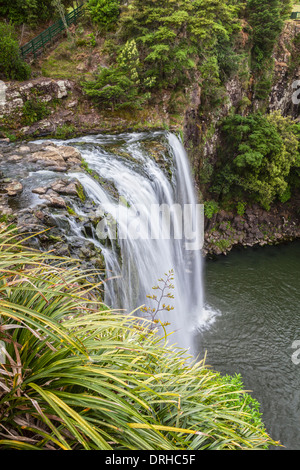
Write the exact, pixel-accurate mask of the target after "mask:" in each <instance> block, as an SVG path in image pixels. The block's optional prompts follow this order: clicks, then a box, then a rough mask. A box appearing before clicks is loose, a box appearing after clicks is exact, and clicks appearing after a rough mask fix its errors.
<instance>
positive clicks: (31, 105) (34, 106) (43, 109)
mask: <svg viewBox="0 0 300 470" xmlns="http://www.w3.org/2000/svg"><path fill="white" fill-rule="evenodd" d="M50 113H51V110H50V108H49V106H48V105H47V103H44V102H43V101H42V100H41V99H40V98H38V97H33V98H31V99H30V100H27V101H26V102H25V103H24V105H23V107H22V115H23V116H22V124H24V125H25V126H30V125H31V124H33V123H34V122H38V121H41V120H42V119H44V118H46V117H47V116H49V114H50Z"/></svg>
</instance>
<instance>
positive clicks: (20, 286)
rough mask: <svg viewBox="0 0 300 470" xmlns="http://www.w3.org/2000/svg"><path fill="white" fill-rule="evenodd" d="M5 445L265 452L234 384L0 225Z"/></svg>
mask: <svg viewBox="0 0 300 470" xmlns="http://www.w3.org/2000/svg"><path fill="white" fill-rule="evenodd" d="M0 247H1V249H0V272H1V274H0V308H1V323H0V340H1V341H2V345H4V347H3V348H2V350H1V354H2V356H4V357H5V361H3V360H2V361H0V362H1V363H0V390H1V392H0V417H1V438H0V447H1V448H2V449H10V448H11V449H22V450H32V449H35V450H42V449H46V450H47V449H48V450H50V449H51V450H56V449H58V450H61V449H63V450H72V449H74V450H139V449H141V450H176V449H177V450H184V449H188V450H200V449H203V450H204V449H208V450H221V449H232V450H233V449H265V448H268V446H270V445H276V443H275V442H274V441H273V440H272V439H271V438H270V437H269V436H268V435H267V434H266V432H265V429H264V426H263V424H262V421H261V416H260V414H259V412H258V409H257V407H258V403H257V402H256V401H255V400H254V399H253V398H252V397H250V396H249V395H248V394H247V393H245V391H243V389H242V383H241V381H240V380H239V379H238V378H231V379H230V378H228V377H225V378H223V377H221V375H220V374H219V373H216V372H213V371H211V370H210V369H208V368H206V366H205V364H204V362H203V361H201V362H198V363H195V362H192V363H189V364H188V363H187V361H186V360H185V359H186V358H185V356H184V352H183V351H181V350H176V349H173V348H171V347H170V346H168V345H167V344H166V342H165V341H166V338H159V337H158V335H157V334H156V333H155V330H151V329H150V328H149V325H150V324H151V322H149V321H146V320H141V318H135V317H134V316H133V315H121V314H118V313H117V312H112V311H111V310H110V309H108V308H107V307H106V306H105V305H103V304H102V303H101V302H100V301H99V300H98V294H99V289H100V287H101V285H99V284H90V283H89V282H87V281H85V274H84V273H81V272H80V270H78V266H77V265H76V264H75V263H71V260H63V259H59V258H57V259H56V258H55V257H54V256H51V255H50V254H49V253H40V252H35V251H33V250H30V249H28V248H25V247H24V246H22V244H21V241H20V240H19V238H18V237H17V234H16V233H15V232H13V231H12V230H8V229H7V228H6V227H3V226H2V228H1V229H0Z"/></svg>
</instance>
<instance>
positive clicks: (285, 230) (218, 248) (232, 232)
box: [203, 197, 300, 256]
mask: <svg viewBox="0 0 300 470" xmlns="http://www.w3.org/2000/svg"><path fill="white" fill-rule="evenodd" d="M299 199H300V198H299V197H298V198H295V199H294V200H293V201H291V202H287V203H285V204H280V203H278V204H275V205H274V206H273V207H272V208H271V210H270V211H266V210H264V209H262V208H261V207H260V206H258V205H253V206H251V207H248V208H247V209H246V210H245V213H244V214H243V215H238V214H234V213H231V212H226V211H220V212H219V213H218V214H216V215H215V216H214V217H213V218H212V219H211V220H209V221H206V229H205V244H204V250H203V253H204V255H205V256H216V255H221V254H224V255H226V254H228V253H229V252H230V251H231V250H232V249H233V248H234V247H236V246H243V247H253V246H255V245H259V246H264V245H274V244H278V243H283V242H290V241H293V240H295V239H297V238H299V237H300V214H299V209H298V208H299V202H300V201H299Z"/></svg>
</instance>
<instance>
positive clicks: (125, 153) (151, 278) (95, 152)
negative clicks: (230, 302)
mask: <svg viewBox="0 0 300 470" xmlns="http://www.w3.org/2000/svg"><path fill="white" fill-rule="evenodd" d="M151 141H155V142H156V143H157V141H160V142H161V143H162V144H164V152H161V158H162V159H163V162H159V163H158V162H157V161H156V159H155V158H154V157H153V155H151ZM64 143H67V144H68V145H69V144H71V145H73V146H78V148H80V151H81V154H82V157H83V158H84V160H85V162H86V163H87V165H88V167H89V169H90V170H91V173H92V172H93V174H94V175H95V174H96V175H97V177H96V178H95V177H93V176H92V175H91V174H87V173H83V172H73V173H70V174H69V176H72V177H74V178H76V179H77V180H78V181H79V182H80V183H81V185H82V187H83V188H84V191H85V194H86V195H87V198H88V199H89V200H91V201H92V202H93V204H94V205H97V206H98V207H99V213H102V214H103V215H105V217H104V218H103V219H102V220H101V222H100V223H99V225H98V228H97V230H95V233H94V236H93V242H94V243H96V244H97V245H98V246H99V247H101V249H102V254H103V256H104V259H105V264H106V274H107V277H108V278H113V279H111V280H108V281H107V282H106V287H105V288H106V292H105V302H106V303H107V305H109V306H110V307H112V308H116V309H125V310H126V311H127V312H131V311H133V310H134V309H136V308H137V307H139V306H141V305H143V304H146V305H149V302H151V300H149V299H147V295H149V294H150V295H152V294H154V293H155V294H156V295H157V296H158V297H159V294H158V292H154V291H152V287H153V286H155V285H157V284H158V280H159V279H160V278H165V274H166V273H168V272H169V271H170V270H173V272H174V281H173V284H174V290H173V291H172V292H171V293H172V295H173V296H174V299H168V301H167V302H165V303H166V304H168V305H171V306H172V307H174V309H173V310H171V311H166V310H165V311H162V312H160V313H159V319H160V320H162V321H163V322H169V323H170V325H169V326H168V328H167V332H172V333H173V332H174V333H173V334H172V335H171V337H170V340H169V342H170V344H174V343H176V344H177V346H179V347H182V348H191V345H192V339H191V335H192V332H193V330H194V329H195V328H196V327H197V326H198V324H199V322H201V315H202V309H203V292H202V267H201V265H202V261H201V251H200V249H199V248H197V249H191V248H190V247H189V246H188V243H187V239H186V234H185V231H184V230H183V227H182V225H183V224H182V222H183V221H182V215H183V208H184V207H187V208H189V210H191V209H192V210H194V209H195V208H196V199H195V194H194V188H193V181H192V178H191V174H190V169H189V164H188V159H187V156H186V153H185V151H184V148H183V145H182V144H181V142H180V140H179V139H178V138H177V137H176V136H175V135H173V134H169V133H164V132H156V133H152V134H150V135H149V134H146V133H142V134H122V135H119V136H103V135H100V136H86V137H82V138H79V139H72V140H69V141H67V142H60V144H64ZM145 143H146V144H147V145H145ZM113 145H114V146H119V147H118V149H119V151H118V152H116V151H112V146H113ZM162 163H163V164H162ZM99 179H100V181H99ZM103 183H104V184H103ZM120 202H121V203H120ZM162 205H165V206H163V207H167V208H171V210H170V211H163V212H159V217H158V216H157V212H153V208H156V209H157V208H158V207H162ZM74 209H75V211H76V213H77V214H78V215H80V210H79V208H78V207H74ZM154 214H155V215H154ZM191 214H195V212H191ZM105 230H106V232H105ZM72 235H73V236H74V237H76V236H77V237H78V236H79V237H82V236H83V235H82V232H81V231H80V228H79V227H78V226H76V223H75V222H74V221H73V222H72V225H71V226H70V236H72ZM198 235H199V234H198ZM107 239H109V242H108V241H107ZM188 241H189V240H188ZM148 300H149V302H148ZM151 307H153V305H152V306H151ZM154 307H155V305H154Z"/></svg>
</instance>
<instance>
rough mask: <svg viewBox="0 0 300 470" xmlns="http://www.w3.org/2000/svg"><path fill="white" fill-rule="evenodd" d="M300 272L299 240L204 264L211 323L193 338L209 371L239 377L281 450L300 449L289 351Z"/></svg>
mask: <svg viewBox="0 0 300 470" xmlns="http://www.w3.org/2000/svg"><path fill="white" fill-rule="evenodd" d="M299 272H300V241H297V242H294V243H291V244H287V245H280V246H274V247H264V248H261V247H260V248H257V249H253V248H252V249H246V250H235V251H233V252H231V253H230V254H229V255H228V256H227V257H225V256H224V257H220V258H218V259H217V260H215V261H212V260H208V261H206V262H205V267H204V284H205V289H204V291H205V301H206V303H207V305H208V309H209V310H211V311H213V312H215V316H214V321H213V322H211V323H210V324H209V325H207V328H206V329H203V330H202V331H200V332H199V333H198V334H197V336H196V338H195V342H196V345H197V346H196V348H197V352H198V354H199V355H200V356H203V355H204V353H205V352H206V353H207V360H206V363H207V364H208V365H210V366H211V367H212V368H213V369H215V370H217V371H219V372H221V373H222V374H231V375H234V374H236V373H238V374H241V375H242V378H243V383H244V385H245V388H246V389H247V390H251V391H252V393H251V394H252V396H254V397H255V398H256V399H257V400H258V401H259V402H260V403H261V412H262V413H263V421H264V423H265V426H266V429H267V431H268V432H269V434H270V435H271V436H272V438H273V439H275V440H280V442H281V444H282V445H283V446H284V449H288V450H299V449H300V361H299V360H297V359H298V358H297V354H296V352H297V350H296V349H294V348H293V347H292V346H293V343H294V342H295V341H299V346H298V349H299V348H300V317H299V313H300V312H299V305H300V289H299V287H300V285H299ZM293 354H294V356H293ZM293 357H294V360H293ZM298 357H300V354H299V355H298ZM298 362H299V364H298Z"/></svg>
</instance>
